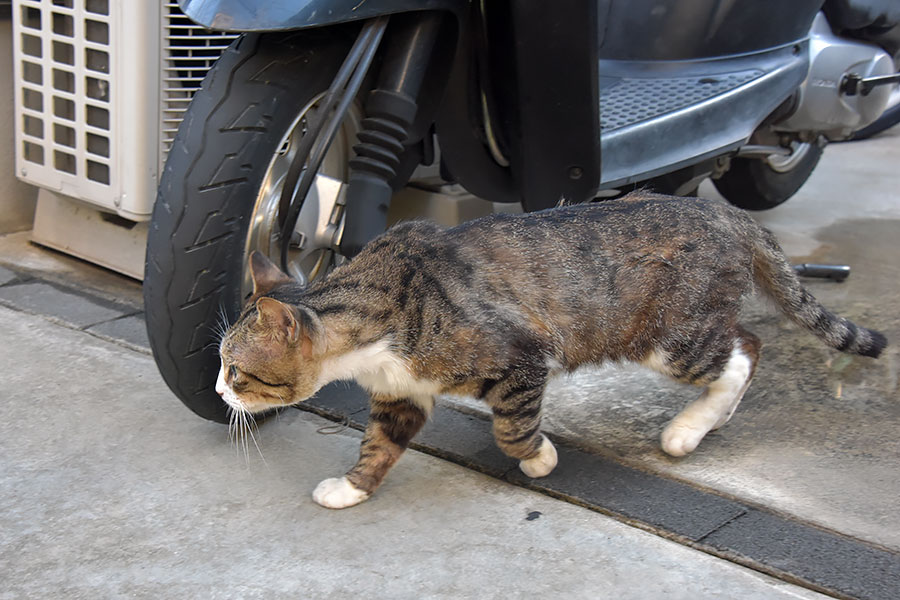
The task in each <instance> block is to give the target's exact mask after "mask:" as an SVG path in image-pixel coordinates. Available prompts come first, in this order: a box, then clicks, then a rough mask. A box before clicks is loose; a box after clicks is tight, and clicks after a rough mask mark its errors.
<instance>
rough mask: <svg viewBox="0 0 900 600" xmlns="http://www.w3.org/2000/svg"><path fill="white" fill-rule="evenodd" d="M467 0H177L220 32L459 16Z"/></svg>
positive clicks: (200, 21) (191, 16)
mask: <svg viewBox="0 0 900 600" xmlns="http://www.w3.org/2000/svg"><path fill="white" fill-rule="evenodd" d="M466 4H467V0H178V5H179V7H180V8H181V10H182V12H184V14H185V15H187V16H188V18H189V19H191V20H192V21H194V22H195V23H197V24H198V25H202V26H203V27H206V28H207V29H217V30H221V31H284V30H288V29H305V28H309V27H321V26H323V25H334V24H336V23H346V22H349V21H358V20H361V19H371V18H373V17H378V16H381V15H390V14H394V13H402V12H412V11H418V10H445V11H449V12H452V13H454V14H456V15H457V17H459V16H460V15H462V14H463V12H464V11H465V9H466Z"/></svg>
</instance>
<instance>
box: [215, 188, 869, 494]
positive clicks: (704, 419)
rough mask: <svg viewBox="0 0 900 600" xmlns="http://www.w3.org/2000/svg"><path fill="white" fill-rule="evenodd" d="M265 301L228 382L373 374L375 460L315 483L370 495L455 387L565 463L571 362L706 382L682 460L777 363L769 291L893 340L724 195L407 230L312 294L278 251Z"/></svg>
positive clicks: (306, 381)
mask: <svg viewBox="0 0 900 600" xmlns="http://www.w3.org/2000/svg"><path fill="white" fill-rule="evenodd" d="M250 269H251V273H252V278H253V284H254V288H253V295H252V296H251V298H250V299H249V301H248V303H247V305H246V307H245V308H244V310H243V313H242V314H241V315H240V317H239V318H238V320H237V322H236V323H235V324H234V325H232V326H231V327H230V328H229V330H228V331H227V332H226V334H225V336H224V338H223V340H222V342H221V345H220V353H221V360H222V366H221V371H220V374H219V378H218V381H217V383H216V390H217V391H218V393H219V394H221V395H222V397H223V398H224V400H225V401H226V402H227V403H228V404H229V405H230V406H231V408H232V409H233V410H234V411H238V412H240V413H247V412H250V413H254V412H258V411H263V410H266V409H270V408H272V407H275V406H284V405H289V404H295V403H297V402H301V401H302V400H305V399H307V398H309V397H310V396H312V395H313V394H315V393H316V391H317V390H319V389H320V388H321V387H322V386H324V385H326V384H327V383H329V382H332V381H335V380H342V379H354V380H356V381H357V382H358V383H359V384H360V385H362V386H363V387H364V388H365V389H367V390H368V391H369V392H370V394H371V414H370V416H369V423H368V426H367V428H366V432H365V436H364V438H363V441H362V447H361V450H360V458H359V461H358V462H357V463H356V465H355V466H354V467H353V468H352V469H350V471H348V472H347V474H346V475H345V476H343V477H340V478H335V479H326V480H325V481H323V482H321V483H320V484H319V485H318V487H317V488H316V490H315V491H314V492H313V498H314V500H315V501H316V502H318V503H319V504H321V505H322V506H326V507H329V508H344V507H347V506H352V505H354V504H357V503H359V502H362V501H363V500H365V499H366V498H368V497H369V496H370V495H371V494H372V492H374V491H375V489H376V488H377V487H378V485H379V484H380V483H381V482H382V480H383V478H384V476H385V474H386V473H387V471H388V470H389V469H390V468H391V466H392V465H393V464H394V463H395V462H396V461H397V459H398V458H399V457H400V455H401V454H402V453H403V451H404V449H405V448H406V447H407V445H408V444H409V442H410V440H411V439H412V438H413V436H414V435H416V432H418V431H419V429H420V428H421V427H422V425H423V424H424V423H425V421H426V420H427V419H428V415H429V413H430V412H431V410H432V407H433V406H434V396H435V394H460V395H468V396H474V397H476V398H479V399H482V400H483V401H484V402H486V403H487V405H488V406H489V407H490V409H491V411H492V413H493V432H494V436H495V439H496V442H497V444H498V446H499V447H500V448H501V449H502V450H503V452H505V453H506V454H507V455H509V456H511V457H513V458H516V459H518V460H519V461H520V462H519V466H520V467H521V469H522V471H524V472H525V474H527V475H528V476H530V477H542V476H544V475H547V474H549V473H550V472H551V471H552V470H553V468H554V467H555V466H556V461H557V454H556V449H555V448H554V446H553V444H552V443H551V442H550V440H549V439H547V438H546V437H545V436H544V435H542V434H541V431H540V424H541V398H542V395H543V392H544V388H545V386H546V384H547V380H548V378H549V377H550V376H552V375H553V374H554V373H558V372H561V371H571V370H573V369H575V368H577V367H578V366H580V365H584V364H599V363H602V362H606V361H632V362H636V363H641V364H643V365H646V366H647V367H650V368H651V369H654V370H656V371H659V372H661V373H664V374H666V375H668V376H670V377H672V378H674V379H676V380H677V381H681V382H685V383H691V384H694V385H698V386H703V387H704V391H703V393H702V394H701V395H700V398H699V399H698V400H696V401H694V402H692V403H690V404H688V406H687V407H686V408H685V409H684V410H682V411H681V413H679V414H678V415H677V416H676V417H675V418H674V419H673V420H672V422H671V423H669V425H668V426H667V427H666V428H665V430H664V431H663V432H662V436H661V440H662V448H663V450H665V452H667V453H668V454H670V455H672V456H683V455H685V454H687V453H689V452H691V451H693V450H694V449H695V448H696V447H697V444H699V443H700V440H701V439H703V436H705V435H706V434H707V433H708V432H709V431H711V430H713V429H716V428H717V427H721V426H722V425H724V424H725V423H726V422H727V421H728V419H729V418H730V417H731V415H732V413H733V412H734V410H735V408H736V407H737V405H738V402H740V400H741V397H742V396H743V395H744V392H745V391H746V390H747V386H748V385H749V384H750V380H751V378H752V377H753V372H754V369H755V368H756V363H757V360H758V359H759V350H760V341H759V339H758V338H757V337H756V336H755V335H753V334H752V333H750V332H748V331H747V330H745V329H744V328H743V327H741V326H740V325H739V324H738V313H739V311H740V308H741V301H742V297H743V296H744V295H745V294H747V293H749V292H750V291H751V290H752V289H753V287H754V284H756V286H758V287H759V288H761V289H762V291H764V292H766V293H767V294H768V295H769V296H771V297H772V298H773V299H774V301H775V303H776V304H777V306H778V307H779V308H780V309H781V310H782V311H783V312H784V313H785V314H786V315H787V316H788V317H789V318H791V319H792V320H793V321H795V322H796V323H798V324H800V325H802V326H803V327H805V328H807V329H809V330H810V331H811V332H812V333H813V334H815V335H816V336H818V337H819V338H821V339H822V340H823V341H824V342H825V343H826V344H828V345H829V346H831V347H833V348H836V349H837V350H840V351H844V352H849V353H853V354H860V355H863V356H871V357H877V356H878V355H879V354H880V352H881V351H882V349H883V348H884V347H885V345H886V343H887V342H886V340H885V338H884V336H883V335H882V334H880V333H878V332H876V331H872V330H869V329H864V328H862V327H858V326H856V325H854V324H853V323H851V322H850V321H848V320H847V319H844V318H841V317H838V316H835V315H833V314H832V313H830V312H828V311H827V310H826V309H825V308H823V307H822V306H821V305H820V304H819V303H818V302H817V301H816V300H815V298H813V297H812V295H810V293H809V292H807V291H806V290H805V289H804V288H803V287H802V286H801V284H800V282H799V281H798V280H797V277H796V276H795V274H794V271H793V269H792V268H791V265H790V264H789V263H788V261H787V260H786V259H785V257H784V254H783V253H782V251H781V249H780V248H779V246H778V243H777V242H776V240H775V238H774V236H773V235H772V234H771V233H770V232H768V231H766V230H765V229H763V228H761V227H760V226H758V225H757V224H756V223H755V222H754V221H753V220H752V219H751V218H750V217H749V216H747V215H746V214H745V213H743V212H742V211H740V210H738V209H735V208H732V207H731V206H729V205H727V204H725V203H723V202H717V201H710V200H703V199H696V198H677V199H675V198H670V197H667V196H661V195H655V194H650V193H644V192H639V193H633V194H630V195H629V196H626V197H624V198H622V199H620V200H614V201H607V202H601V203H591V204H582V205H576V206H567V207H561V208H555V209H551V210H545V211H542V212H537V213H530V214H521V215H493V216H489V217H486V218H483V219H478V220H475V221H471V222H468V223H465V224H463V225H459V226H457V227H453V228H442V227H439V226H437V225H434V224H431V223H427V222H410V223H404V224H401V225H398V226H396V227H394V228H392V229H390V230H389V231H388V232H386V233H385V234H383V235H382V236H380V237H379V238H377V239H376V240H374V241H373V242H371V243H370V244H369V245H368V246H367V247H366V248H365V249H364V250H363V251H362V252H361V253H360V254H359V255H358V256H357V257H356V258H355V259H353V261H352V262H350V263H348V264H345V265H343V266H341V267H339V268H337V269H335V270H334V272H332V273H331V274H330V275H329V276H327V277H326V278H324V279H322V280H319V281H315V282H313V283H312V284H310V285H309V286H308V287H303V286H301V285H299V284H297V283H296V282H295V281H293V280H292V279H290V278H289V277H287V276H285V275H284V274H283V273H282V272H281V271H279V270H278V268H276V267H275V265H273V264H272V263H271V262H269V260H268V259H266V258H265V257H264V256H263V255H262V254H260V253H254V254H253V255H252V256H251V260H250Z"/></svg>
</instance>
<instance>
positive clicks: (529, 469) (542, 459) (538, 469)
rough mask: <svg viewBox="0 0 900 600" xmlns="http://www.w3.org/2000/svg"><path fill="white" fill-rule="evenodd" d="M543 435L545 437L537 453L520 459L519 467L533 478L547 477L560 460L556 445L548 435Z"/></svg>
mask: <svg viewBox="0 0 900 600" xmlns="http://www.w3.org/2000/svg"><path fill="white" fill-rule="evenodd" d="M541 437H543V438H544V439H543V441H542V442H541V449H540V450H538V453H537V455H536V456H534V457H532V458H529V459H526V460H522V461H519V468H520V469H522V472H523V473H525V474H526V475H528V476H529V477H531V478H535V477H546V476H547V475H549V474H550V472H551V471H553V469H554V468H555V467H556V462H557V460H558V457H557V455H556V447H554V446H553V443H552V442H551V441H550V440H548V439H547V436H545V435H542V436H541Z"/></svg>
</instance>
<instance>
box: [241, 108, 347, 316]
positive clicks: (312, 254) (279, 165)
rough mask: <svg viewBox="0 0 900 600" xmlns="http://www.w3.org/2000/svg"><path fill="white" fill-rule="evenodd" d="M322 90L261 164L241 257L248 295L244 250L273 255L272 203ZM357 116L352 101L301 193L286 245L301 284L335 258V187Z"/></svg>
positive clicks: (339, 213) (338, 214) (339, 215)
mask: <svg viewBox="0 0 900 600" xmlns="http://www.w3.org/2000/svg"><path fill="white" fill-rule="evenodd" d="M324 96H325V92H322V93H321V94H319V95H318V96H316V97H315V98H313V99H312V100H311V101H310V102H309V103H307V104H306V106H304V107H303V108H302V109H301V110H300V111H299V113H298V114H297V117H296V118H295V119H294V121H293V123H291V126H290V127H288V129H287V133H285V135H284V137H282V139H281V141H280V142H279V144H278V146H277V148H278V149H277V150H276V152H275V154H274V155H273V156H272V159H271V160H270V161H269V164H268V166H267V167H266V171H265V174H264V176H263V179H262V185H261V186H260V188H259V192H258V194H257V196H256V201H255V202H254V205H253V211H252V213H251V214H250V225H249V228H248V231H247V241H246V244H245V247H244V256H243V262H242V266H243V278H242V283H241V297H242V298H246V297H247V296H249V295H250V293H251V292H252V290H253V282H252V280H251V278H250V270H249V269H248V268H246V265H247V262H248V259H249V256H250V254H251V253H252V252H253V251H254V250H259V251H261V252H263V253H264V254H265V255H266V256H268V257H269V258H271V259H272V260H273V261H275V262H278V261H279V258H280V256H279V255H280V252H281V240H280V237H281V234H280V226H279V223H278V205H279V202H280V200H281V190H282V188H283V187H284V180H285V177H286V176H287V172H288V169H289V168H290V165H291V162H292V161H293V159H294V157H295V156H296V153H297V148H298V147H299V145H300V140H301V139H302V138H303V136H304V135H305V133H306V131H307V129H308V128H309V125H310V123H311V121H312V119H313V118H314V117H315V116H316V114H317V112H318V111H317V109H318V107H317V104H318V102H319V101H320V100H321V99H322V98H323V97H324ZM360 120H361V114H360V109H359V107H358V106H357V105H356V104H354V105H352V106H351V107H350V109H349V110H348V111H347V116H346V117H345V119H344V122H343V123H342V124H341V127H340V129H339V130H338V132H337V134H336V135H335V138H334V140H333V141H332V143H331V146H330V147H329V148H328V152H326V154H325V157H324V159H323V161H322V165H321V166H320V167H319V171H318V172H317V173H316V182H314V184H313V188H312V189H311V190H310V192H309V194H307V197H306V198H305V199H304V202H303V207H302V209H301V211H300V215H299V218H298V219H297V225H296V227H295V228H294V233H293V236H292V238H291V248H290V249H289V251H288V271H289V273H290V275H291V276H292V277H294V278H295V279H297V280H298V281H300V282H301V283H302V284H306V283H308V282H309V281H312V280H313V279H316V278H318V277H321V276H323V275H324V274H326V273H327V272H328V271H330V270H331V269H332V268H333V267H334V266H335V265H336V264H338V263H339V262H340V261H341V257H340V255H339V254H338V253H337V252H336V248H335V245H334V240H335V239H337V236H338V235H339V232H340V228H341V227H342V226H343V218H344V213H343V204H342V202H343V199H342V197H341V196H342V194H341V193H340V192H341V189H342V187H343V185H342V184H343V183H346V182H347V179H348V177H349V170H350V167H349V159H350V157H351V153H352V151H353V149H352V147H353V143H354V142H355V139H356V134H357V132H358V131H359V130H360V125H359V123H360Z"/></svg>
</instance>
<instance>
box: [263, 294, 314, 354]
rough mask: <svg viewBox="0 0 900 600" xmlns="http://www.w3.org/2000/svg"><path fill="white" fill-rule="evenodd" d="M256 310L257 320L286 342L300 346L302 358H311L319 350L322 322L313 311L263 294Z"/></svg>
mask: <svg viewBox="0 0 900 600" xmlns="http://www.w3.org/2000/svg"><path fill="white" fill-rule="evenodd" d="M256 310H257V311H258V312H259V316H258V317H257V319H258V322H259V323H260V324H261V325H262V326H263V327H266V328H268V329H271V330H272V331H274V332H275V333H276V334H277V335H278V336H280V337H281V338H282V339H284V340H285V341H286V342H287V343H288V344H290V345H292V346H300V352H301V354H302V355H303V357H304V358H306V359H309V358H312V356H313V354H316V353H318V352H320V351H321V345H322V340H323V339H324V336H323V332H322V323H321V321H320V320H319V317H318V316H317V315H316V314H315V313H314V312H313V311H311V310H308V309H306V308H301V307H297V306H292V305H290V304H285V303H284V302H279V301H278V300H276V299H274V298H268V297H265V296H264V297H262V298H260V299H259V300H257V301H256Z"/></svg>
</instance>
